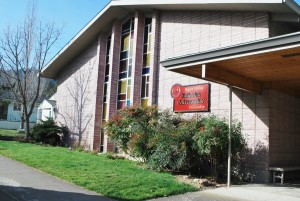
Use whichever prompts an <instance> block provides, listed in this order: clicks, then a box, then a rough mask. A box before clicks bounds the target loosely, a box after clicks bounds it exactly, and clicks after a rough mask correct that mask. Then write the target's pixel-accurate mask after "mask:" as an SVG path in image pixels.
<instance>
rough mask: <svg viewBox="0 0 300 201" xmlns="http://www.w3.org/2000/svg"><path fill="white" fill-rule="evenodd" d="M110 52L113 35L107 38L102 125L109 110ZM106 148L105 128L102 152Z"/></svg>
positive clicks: (101, 138)
mask: <svg viewBox="0 0 300 201" xmlns="http://www.w3.org/2000/svg"><path fill="white" fill-rule="evenodd" d="M110 52H111V36H109V37H108V39H107V44H106V53H105V70H104V87H103V100H102V101H103V105H102V126H103V125H104V124H105V123H106V121H107V111H108V100H107V97H108V94H109V89H108V84H109V75H110V72H109V66H110V62H109V61H110ZM103 150H104V130H103V129H102V130H101V133H100V152H103Z"/></svg>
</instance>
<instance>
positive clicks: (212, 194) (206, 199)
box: [152, 184, 300, 201]
mask: <svg viewBox="0 0 300 201" xmlns="http://www.w3.org/2000/svg"><path fill="white" fill-rule="evenodd" d="M152 201H300V184H294V185H291V184H287V185H284V186H281V185H280V184H279V185H271V184H270V185H267V184H248V185H241V186H231V187H230V188H217V189H211V190H205V191H198V192H194V193H186V194H182V195H177V196H171V197H166V198H159V199H154V200H152Z"/></svg>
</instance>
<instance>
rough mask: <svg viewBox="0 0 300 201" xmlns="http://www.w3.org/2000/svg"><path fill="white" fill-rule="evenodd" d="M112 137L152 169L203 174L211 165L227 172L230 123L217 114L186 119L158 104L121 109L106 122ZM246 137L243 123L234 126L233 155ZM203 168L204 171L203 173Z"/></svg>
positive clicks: (221, 173) (235, 157) (220, 172)
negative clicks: (160, 107)
mask: <svg viewBox="0 0 300 201" xmlns="http://www.w3.org/2000/svg"><path fill="white" fill-rule="evenodd" d="M106 133H107V134H108V136H109V137H110V139H112V140H115V141H116V142H118V144H119V145H120V147H121V148H122V150H124V151H125V152H126V153H129V154H131V155H132V156H134V157H141V158H143V160H144V161H145V162H146V163H147V164H148V165H149V167H150V168H152V169H154V170H157V171H163V170H171V171H188V172H190V173H196V174H199V173H200V174H203V173H204V172H208V171H207V170H206V169H207V167H210V168H212V169H214V170H215V171H214V172H213V174H214V176H217V175H221V176H224V175H225V174H226V171H225V170H226V169H227V153H228V124H227V122H226V121H225V119H220V118H218V117H216V116H208V117H198V118H190V119H187V118H183V117H182V116H180V115H177V114H174V113H173V112H171V111H169V110H165V111H158V109H157V108H156V107H148V108H138V107H130V108H125V109H122V110H119V111H118V112H117V114H116V115H115V116H114V117H113V118H111V119H110V120H109V121H108V122H107V124H106ZM244 145H245V140H244V138H243V136H242V133H241V124H240V123H234V124H233V129H232V156H233V159H237V153H238V152H239V151H241V150H242V148H243V147H244ZM199 171H200V172H199Z"/></svg>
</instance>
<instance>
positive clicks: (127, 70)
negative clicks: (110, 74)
mask: <svg viewBox="0 0 300 201" xmlns="http://www.w3.org/2000/svg"><path fill="white" fill-rule="evenodd" d="M133 37H134V18H131V19H129V20H128V21H127V22H126V23H125V24H123V26H122V36H121V51H120V52H121V53H120V67H119V88H118V105H117V108H118V109H121V108H124V107H126V106H130V95H131V92H130V87H131V69H132V52H133Z"/></svg>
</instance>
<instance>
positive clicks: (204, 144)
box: [194, 116, 245, 177]
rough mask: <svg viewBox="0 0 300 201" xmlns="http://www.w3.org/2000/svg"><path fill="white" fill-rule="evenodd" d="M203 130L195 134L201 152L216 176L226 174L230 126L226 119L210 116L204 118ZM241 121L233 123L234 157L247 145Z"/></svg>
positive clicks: (232, 146) (232, 141)
mask: <svg viewBox="0 0 300 201" xmlns="http://www.w3.org/2000/svg"><path fill="white" fill-rule="evenodd" d="M201 128H202V129H201V130H200V132H199V134H198V135H195V136H194V140H195V142H196V145H197V146H198V151H199V154H200V155H201V156H203V157H207V160H208V162H209V163H210V164H211V166H212V167H213V172H214V175H215V176H216V177H218V176H224V175H226V168H227V157H228V134H229V126H228V124H227V122H226V120H225V119H219V118H218V117H216V116H209V117H205V118H203V119H202V125H201ZM241 130H242V126H241V124H240V123H233V124H232V132H231V153H232V156H233V158H236V157H237V153H238V152H239V151H241V150H242V149H243V147H244V146H245V140H244V138H243V136H242V132H241Z"/></svg>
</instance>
